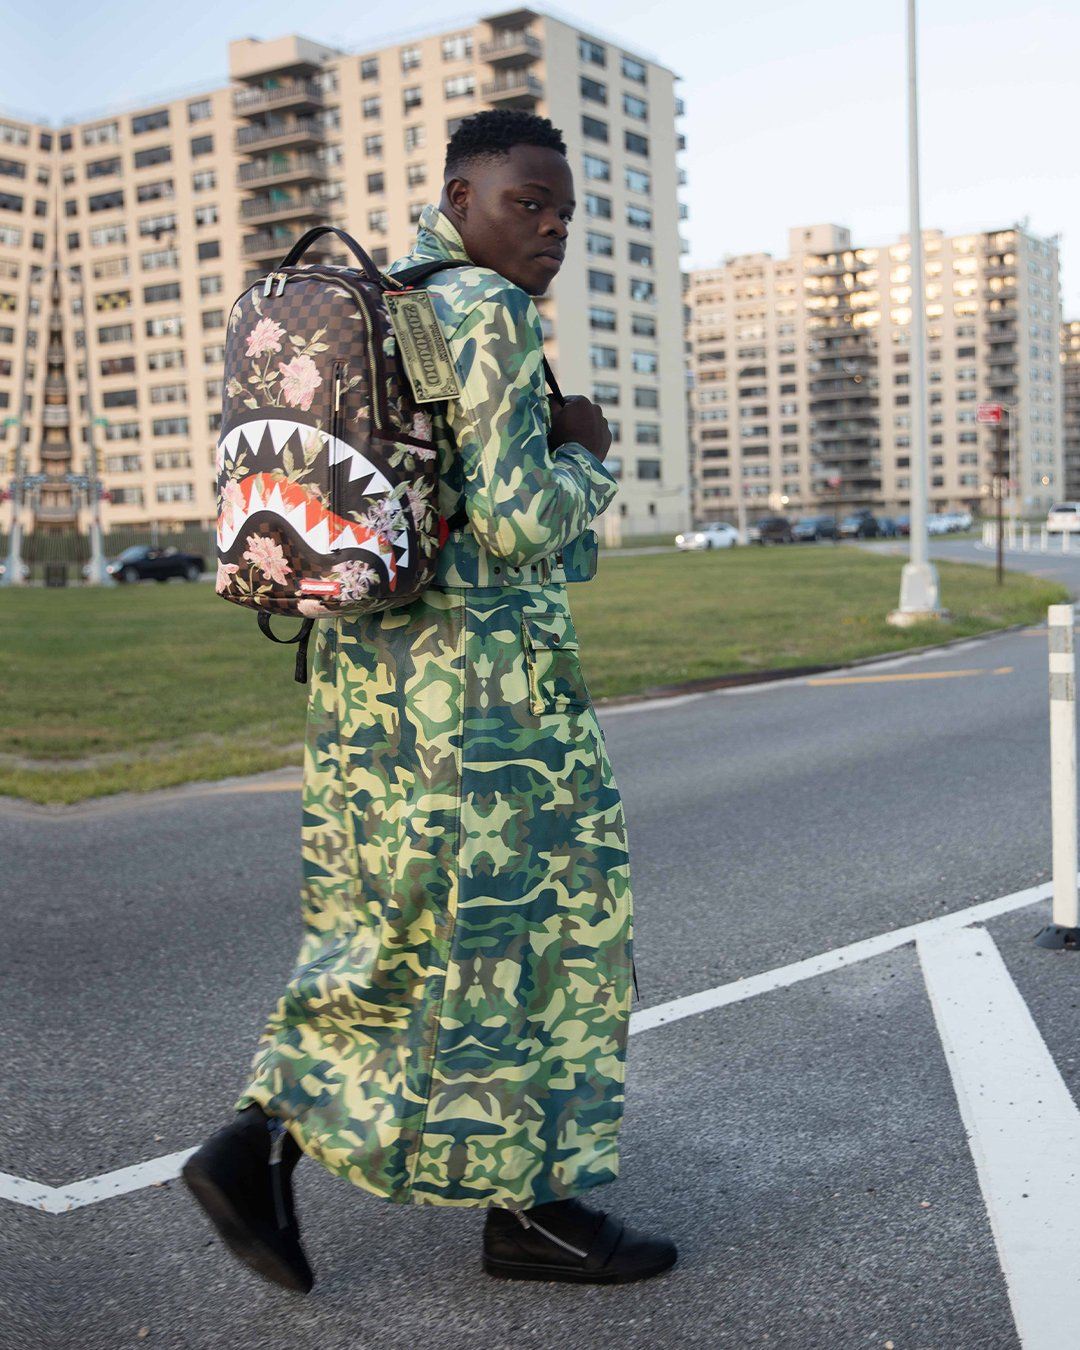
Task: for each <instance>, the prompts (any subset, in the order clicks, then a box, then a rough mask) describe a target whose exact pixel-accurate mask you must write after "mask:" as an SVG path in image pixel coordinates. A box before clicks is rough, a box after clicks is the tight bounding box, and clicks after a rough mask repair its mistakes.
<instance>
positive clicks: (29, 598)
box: [0, 545, 1069, 803]
mask: <svg viewBox="0 0 1080 1350" xmlns="http://www.w3.org/2000/svg"><path fill="white" fill-rule="evenodd" d="M902 564H903V560H902V559H901V558H898V557H886V556H875V555H873V554H871V553H869V552H866V551H863V550H861V549H854V548H847V547H842V548H833V547H830V546H827V545H820V546H809V545H807V546H797V547H787V548H766V549H754V548H746V549H723V550H715V551H710V552H701V553H670V554H651V555H648V556H644V557H640V558H635V557H633V556H626V555H623V556H619V557H607V558H605V557H603V555H601V561H600V569H599V571H598V574H597V577H596V579H595V580H594V581H593V582H592V583H591V584H587V585H572V586H571V587H570V600H571V604H572V606H573V610H574V621H575V625H576V627H577V629H578V634H579V637H580V639H581V646H582V665H583V668H584V670H585V675H586V678H587V680H588V683H589V688H590V690H591V692H592V695H593V698H594V699H597V700H598V699H601V698H604V697H606V696H611V695H615V694H626V693H635V692H639V691H642V690H646V689H649V688H651V687H653V686H655V685H660V684H670V683H674V682H676V681H681V680H690V679H697V678H703V677H709V676H716V675H725V674H731V673H736V672H742V671H756V670H767V669H772V668H776V667H784V666H799V665H816V664H839V663H842V662H844V661H847V660H850V659H851V658H853V657H858V656H869V655H872V654H875V653H879V652H890V651H902V650H904V649H905V648H908V647H915V646H922V645H924V644H926V643H929V642H934V641H938V640H945V639H948V638H951V637H961V636H967V635H970V634H973V633H980V632H984V631H985V630H987V629H991V628H999V627H1003V626H1005V625H1008V624H1012V623H1019V622H1024V623H1032V622H1039V621H1041V620H1043V619H1045V617H1046V606H1047V605H1048V604H1054V603H1059V602H1062V601H1067V600H1068V598H1069V596H1068V592H1067V591H1066V589H1065V588H1064V587H1063V586H1060V585H1058V584H1057V583H1054V582H1048V581H1045V580H1042V579H1040V578H1038V577H1032V576H1026V575H1024V574H1022V573H1019V572H1007V573H1006V575H1005V584H1004V586H1002V587H1001V588H998V586H997V585H996V584H995V581H994V572H993V569H992V568H989V567H983V566H980V565H974V564H964V563H949V562H939V563H938V564H937V566H938V574H939V577H940V580H941V593H942V603H943V605H945V607H946V608H948V609H949V610H951V611H952V613H953V616H954V617H953V620H952V621H951V622H949V623H944V624H940V625H929V626H923V627H915V628H907V629H896V628H891V627H890V626H889V625H888V624H887V623H886V622H885V615H886V613H887V612H888V611H889V610H890V609H892V608H894V607H895V605H896V603H897V599H898V596H899V585H900V571H901V567H902ZM282 627H283V628H284V629H285V631H290V632H291V631H292V630H293V628H294V627H295V621H291V622H288V623H283V625H282ZM294 654H295V649H294V648H292V647H279V646H275V645H274V644H272V643H270V642H267V641H266V639H265V638H264V637H263V636H262V635H261V634H260V633H259V631H258V628H257V626H256V620H255V616H254V614H252V613H248V612H247V611H246V610H243V609H240V608H239V607H238V606H235V605H230V604H227V603H225V602H224V601H222V600H221V599H219V598H218V597H217V596H216V595H214V593H213V591H212V590H211V588H210V587H209V586H208V585H207V584H205V583H203V584H199V585H189V584H186V583H179V582H170V583H169V584H168V585H165V586H160V585H152V584H143V585H139V586H134V587H128V586H119V587H116V588H115V589H112V590H107V591H91V590H81V589H76V588H72V589H66V588H65V589H55V590H45V589H44V588H41V587H35V588H32V589H25V590H15V591H0V699H2V712H0V718H2V723H3V726H4V728H5V732H6V736H5V742H6V743H5V745H4V750H3V753H0V795H5V796H14V797H24V798H29V799H30V800H33V801H38V802H57V803H68V802H75V801H79V800H82V799H84V798H87V797H95V796H100V795H104V794H107V793H112V792H121V791H126V790H146V789H150V788H159V787H167V786H171V785H174V784H177V783H184V782H190V781H193V780H197V779H215V778H223V777H227V776H230V775H233V774H244V773H255V772H258V771H261V770H264V769H270V768H277V767H280V766H281V765H287V764H299V763H300V759H301V756H300V751H299V748H298V747H299V744H300V742H301V741H302V739H303V732H304V711H305V690H304V688H303V687H302V686H300V685H298V684H296V683H295V681H294V680H293V673H292V666H293V657H294Z"/></svg>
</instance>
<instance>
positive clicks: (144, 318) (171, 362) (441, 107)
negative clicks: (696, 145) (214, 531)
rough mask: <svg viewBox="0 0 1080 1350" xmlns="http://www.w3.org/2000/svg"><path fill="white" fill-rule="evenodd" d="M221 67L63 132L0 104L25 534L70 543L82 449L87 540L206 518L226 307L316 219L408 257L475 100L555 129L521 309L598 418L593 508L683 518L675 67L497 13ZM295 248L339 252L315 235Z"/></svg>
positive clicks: (10, 370) (81, 509)
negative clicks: (51, 535)
mask: <svg viewBox="0 0 1080 1350" xmlns="http://www.w3.org/2000/svg"><path fill="white" fill-rule="evenodd" d="M229 74H230V82H229V85H228V86H227V87H224V88H214V89H206V90H203V91H198V92H195V93H191V94H188V95H186V96H185V97H182V98H171V99H168V100H165V101H160V102H152V103H151V102H148V103H146V104H145V105H144V106H140V107H138V108H133V109H128V110H125V111H123V112H108V113H103V114H101V115H99V116H95V117H90V118H85V119H81V120H79V121H78V122H75V123H72V124H70V125H65V126H63V127H61V128H52V127H49V126H47V125H45V124H38V123H27V122H20V121H18V120H16V119H13V118H9V117H4V116H3V115H0V307H3V309H4V311H5V312H4V314H3V316H0V317H2V320H3V327H0V413H2V414H3V415H4V416H12V415H15V414H18V412H19V408H20V402H21V405H22V409H23V414H22V427H21V436H22V442H21V448H22V456H21V461H22V464H21V467H22V469H23V471H24V472H30V473H33V474H39V473H40V474H44V475H47V481H45V482H43V483H40V484H32V485H31V491H30V494H29V498H28V501H27V504H26V507H25V512H24V519H23V526H24V528H25V529H28V530H29V529H39V530H40V529H50V528H51V529H57V530H71V529H74V528H82V529H85V527H86V524H87V521H88V514H87V507H86V505H85V501H83V502H80V498H79V494H78V491H77V489H76V490H75V491H73V490H72V485H71V484H70V483H69V481H68V475H71V474H78V473H83V472H85V471H86V467H87V460H88V453H87V450H88V445H89V444H90V441H89V437H90V436H91V435H92V437H93V446H94V450H95V452H96V459H97V464H98V469H99V472H100V478H101V482H102V483H103V485H104V488H105V489H106V491H107V500H106V501H105V502H104V503H103V506H102V518H103V523H104V525H105V528H106V529H109V528H113V527H122V526H129V527H133V528H145V527H146V526H147V525H149V524H150V523H151V522H156V523H158V524H159V525H164V526H166V527H168V526H170V525H172V526H176V527H196V526H197V527H199V528H202V527H208V526H210V525H211V524H212V523H213V521H214V519H215V517H216V504H215V484H214V470H213V465H214V449H215V444H216V439H217V432H218V425H219V420H220V399H221V370H222V355H223V343H224V337H225V328H226V323H227V319H228V314H229V310H230V307H231V305H232V302H233V300H234V298H235V297H236V295H237V294H239V293H240V292H241V291H242V289H243V288H244V287H245V286H246V285H247V284H249V282H250V281H251V280H253V279H254V278H256V277H258V276H262V275H264V274H265V273H266V271H267V270H269V268H270V267H272V265H273V264H274V263H275V262H276V261H278V260H279V259H280V258H281V256H282V254H283V253H284V252H285V251H286V250H287V248H288V246H289V244H290V243H291V242H292V241H293V240H294V239H296V238H297V237H298V236H299V235H300V234H301V233H302V232H303V231H304V230H305V229H307V228H309V227H310V226H311V225H313V224H316V223H321V222H329V223H331V224H337V225H341V226H343V227H344V228H346V229H347V230H348V231H349V232H350V233H351V234H353V235H354V236H355V237H356V238H357V239H358V240H359V241H360V242H361V243H362V244H363V245H364V246H365V247H366V248H367V249H368V251H369V252H370V253H371V254H372V256H373V258H374V260H375V262H376V264H377V265H380V266H385V265H386V264H387V263H388V262H389V261H391V260H392V259H394V258H396V257H398V256H400V255H401V254H402V253H404V252H406V251H407V250H408V248H409V247H410V246H411V244H412V242H413V240H414V238H415V233H416V225H417V221H418V219H419V216H420V212H421V210H422V209H423V207H424V205H425V204H427V203H428V202H437V201H438V200H439V197H440V194H441V190H442V176H443V159H444V155H445V148H446V142H447V140H448V138H449V137H450V135H452V134H453V132H454V130H455V129H456V127H457V126H458V124H459V122H460V121H461V119H462V118H464V117H466V116H468V115H469V114H470V113H472V112H475V111H478V110H479V109H481V108H487V107H515V108H525V109H528V110H530V111H533V112H536V113H538V114H540V115H542V116H546V117H550V118H551V120H552V121H553V122H554V124H555V125H556V126H557V127H558V128H560V130H561V131H562V134H563V138H564V140H565V141H566V144H567V154H568V158H569V160H570V164H571V167H572V169H573V173H574V179H575V188H576V192H575V196H576V198H577V203H578V205H577V209H576V211H575V218H574V223H573V227H572V229H571V234H570V240H569V246H568V250H567V255H566V261H565V263H564V265H563V268H562V271H561V272H560V274H559V276H558V278H556V280H555V282H554V284H553V285H552V287H551V290H550V292H549V294H548V295H547V296H545V297H541V298H538V299H537V308H538V310H539V312H540V315H541V320H542V324H543V327H544V331H545V335H546V337H547V341H548V356H549V359H550V361H551V363H552V366H553V367H554V369H555V371H556V373H557V375H558V377H559V380H560V384H561V385H562V387H563V389H564V391H565V392H568V393H571V392H579V393H586V394H589V395H591V396H592V397H594V398H596V399H598V400H599V401H601V402H602V403H603V405H604V407H605V411H606V412H608V413H609V420H610V422H611V424H612V430H613V433H614V439H615V442H616V444H614V445H613V447H612V451H611V453H610V455H609V457H608V461H607V463H608V465H609V467H610V468H611V469H612V471H613V472H614V473H615V474H616V476H618V477H619V478H620V479H621V483H622V490H621V492H620V494H619V497H618V499H617V501H616V503H614V504H613V506H612V508H611V510H612V511H617V512H618V515H619V519H620V522H621V524H622V527H623V531H624V532H625V533H640V532H652V531H655V530H674V529H677V528H681V527H682V526H683V525H685V523H686V521H687V518H688V509H689V498H688V476H687V459H688V448H687V433H686V419H685V373H684V372H685V362H684V355H683V340H684V339H683V332H684V325H683V322H682V306H683V300H682V286H683V281H682V277H683V274H682V269H681V263H680V255H681V253H684V252H685V251H686V245H685V243H684V241H683V240H682V239H681V238H680V235H679V220H680V219H681V218H684V217H685V214H686V212H685V207H684V206H682V205H681V204H680V202H679V200H678V194H677V188H678V186H679V184H680V183H681V182H684V181H685V173H684V171H683V170H682V169H681V168H680V166H679V164H678V151H679V150H680V149H681V148H682V147H683V145H684V144H685V141H684V138H683V136H682V135H681V134H680V133H679V132H678V131H677V128H676V119H677V117H678V116H679V115H680V114H681V112H682V102H681V100H680V99H678V98H677V97H676V94H675V88H674V86H675V80H676V79H677V77H676V76H675V75H674V74H673V73H672V72H671V71H670V70H667V69H666V68H665V67H663V66H661V65H658V64H656V63H655V62H653V61H651V60H649V59H647V58H646V57H644V56H642V55H640V54H637V53H634V52H631V51H628V50H626V49H624V48H623V47H621V46H619V45H617V44H613V43H611V42H610V41H608V40H607V39H602V38H599V37H597V36H595V35H591V34H589V33H587V32H585V31H581V30H578V29H576V28H574V27H571V26H569V25H567V24H565V23H563V22H562V21H560V20H557V19H554V18H551V17H550V16H548V15H546V14H543V13H541V12H539V11H535V10H531V9H515V10H512V11H507V12H505V13H500V14H495V15H491V16H488V17H486V18H482V19H478V20H477V21H476V22H475V23H472V24H470V25H468V26H466V27H464V28H456V29H453V30H451V31H442V32H438V33H433V34H431V35H429V36H426V37H422V38H413V39H409V40H408V41H402V42H400V43H396V44H394V45H392V46H384V47H381V48H380V49H378V50H375V51H364V52H352V53H350V52H344V51H341V50H338V49H335V48H332V47H329V46H325V45H322V44H319V43H317V42H313V41H310V40H308V39H306V38H303V37H300V36H297V35H288V36H284V37H280V38H277V39H274V40H271V41H259V40H256V39H242V40H240V41H236V42H232V43H230V44H229ZM310 256H311V257H312V258H316V257H320V256H322V257H329V258H331V259H333V260H334V261H338V262H342V263H345V262H348V261H350V256H351V255H348V254H347V253H346V252H345V251H344V250H343V248H342V246H341V245H340V243H339V242H338V241H337V240H336V239H334V237H333V236H328V243H327V244H326V246H325V247H324V248H323V249H321V250H320V249H318V248H317V249H316V250H314V251H313V253H312V254H311V255H310ZM583 299H585V301H586V303H584V304H583V303H582V300H583ZM7 431H8V437H9V439H8V441H7V442H6V444H7V448H8V460H9V462H8V465H7V471H8V472H9V473H10V472H11V470H12V468H13V460H14V455H13V454H12V453H11V452H12V451H13V449H14V437H15V434H16V428H15V427H13V426H12V427H9V428H7ZM5 524H6V522H5Z"/></svg>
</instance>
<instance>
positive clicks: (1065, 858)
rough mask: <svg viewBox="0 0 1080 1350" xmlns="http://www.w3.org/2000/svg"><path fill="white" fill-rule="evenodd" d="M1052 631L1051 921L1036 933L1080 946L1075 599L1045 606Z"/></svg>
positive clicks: (1042, 941) (1042, 939) (1039, 938)
mask: <svg viewBox="0 0 1080 1350" xmlns="http://www.w3.org/2000/svg"><path fill="white" fill-rule="evenodd" d="M1047 628H1048V631H1049V635H1050V804H1051V817H1050V818H1051V831H1052V855H1053V871H1054V877H1053V892H1054V902H1053V913H1052V916H1051V919H1052V921H1051V922H1050V923H1049V924H1048V925H1047V926H1046V927H1045V928H1043V929H1042V931H1041V932H1039V933H1038V934H1037V935H1036V938H1035V941H1036V942H1037V943H1038V945H1039V946H1040V947H1053V948H1057V949H1058V950H1069V951H1080V909H1078V906H1077V890H1076V866H1077V860H1076V656H1075V652H1074V644H1073V607H1072V605H1071V604H1070V605H1050V606H1049V608H1048V609H1047Z"/></svg>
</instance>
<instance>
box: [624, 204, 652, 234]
mask: <svg viewBox="0 0 1080 1350" xmlns="http://www.w3.org/2000/svg"><path fill="white" fill-rule="evenodd" d="M626 223H627V225H633V226H635V227H636V228H637V229H639V230H651V229H652V212H651V211H650V210H649V208H648V207H647V206H639V205H638V204H637V203H636V202H627V204H626Z"/></svg>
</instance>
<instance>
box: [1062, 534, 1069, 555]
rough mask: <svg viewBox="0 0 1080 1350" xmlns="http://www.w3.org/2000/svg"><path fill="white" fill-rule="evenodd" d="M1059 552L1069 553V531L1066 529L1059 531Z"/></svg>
mask: <svg viewBox="0 0 1080 1350" xmlns="http://www.w3.org/2000/svg"><path fill="white" fill-rule="evenodd" d="M1061 551H1062V553H1068V551H1069V531H1068V530H1067V529H1066V530H1062V531H1061Z"/></svg>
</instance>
